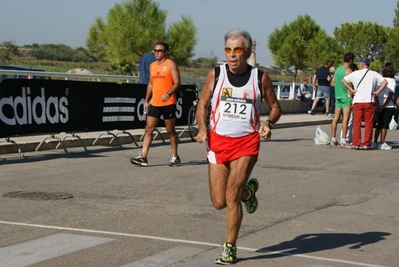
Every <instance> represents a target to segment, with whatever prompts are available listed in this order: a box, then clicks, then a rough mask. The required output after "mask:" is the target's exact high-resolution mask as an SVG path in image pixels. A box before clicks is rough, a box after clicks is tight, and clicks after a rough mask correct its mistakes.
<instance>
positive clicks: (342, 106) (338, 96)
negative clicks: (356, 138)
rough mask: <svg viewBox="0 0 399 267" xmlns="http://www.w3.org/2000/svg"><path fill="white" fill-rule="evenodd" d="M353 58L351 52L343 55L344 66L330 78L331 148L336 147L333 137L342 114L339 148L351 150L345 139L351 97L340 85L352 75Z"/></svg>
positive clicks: (343, 86) (336, 143) (342, 85)
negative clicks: (333, 94)
mask: <svg viewBox="0 0 399 267" xmlns="http://www.w3.org/2000/svg"><path fill="white" fill-rule="evenodd" d="M354 58H355V56H354V54H353V53H352V52H348V53H346V54H345V55H344V64H343V65H341V66H339V67H338V68H337V69H336V71H335V73H334V75H333V78H332V81H331V84H332V86H333V87H335V105H334V106H335V111H334V118H333V121H332V123H331V141H330V145H331V146H337V145H338V141H337V140H336V138H335V136H336V133H337V125H338V120H339V119H340V117H341V114H342V130H341V144H340V146H341V147H346V148H351V144H350V142H349V140H347V139H346V134H347V132H348V122H349V116H350V114H351V107H352V97H351V94H350V92H349V91H348V90H347V89H346V87H345V85H344V84H343V83H342V81H341V80H342V79H343V78H344V77H345V76H346V75H348V74H350V73H352V69H351V68H349V66H350V65H351V64H352V63H353V60H354Z"/></svg>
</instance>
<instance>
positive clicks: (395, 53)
mask: <svg viewBox="0 0 399 267" xmlns="http://www.w3.org/2000/svg"><path fill="white" fill-rule="evenodd" d="M398 44H399V28H391V29H389V31H388V41H387V43H386V44H385V47H384V51H383V53H384V56H383V58H385V61H386V62H391V63H392V64H394V66H395V68H396V69H399V49H398Z"/></svg>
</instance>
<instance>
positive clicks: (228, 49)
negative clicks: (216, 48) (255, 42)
mask: <svg viewBox="0 0 399 267" xmlns="http://www.w3.org/2000/svg"><path fill="white" fill-rule="evenodd" d="M224 52H226V54H231V52H233V53H235V54H236V55H241V54H244V52H245V48H243V47H234V48H231V47H225V48H224Z"/></svg>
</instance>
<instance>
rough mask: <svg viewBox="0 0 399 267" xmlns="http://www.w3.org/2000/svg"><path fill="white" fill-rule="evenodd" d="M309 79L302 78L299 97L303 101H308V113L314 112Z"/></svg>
mask: <svg viewBox="0 0 399 267" xmlns="http://www.w3.org/2000/svg"><path fill="white" fill-rule="evenodd" d="M307 84H308V79H307V78H302V79H301V84H300V85H299V87H298V92H297V98H298V99H299V100H301V101H304V102H306V103H308V114H312V104H313V100H312V94H311V93H310V92H309V90H308V87H307Z"/></svg>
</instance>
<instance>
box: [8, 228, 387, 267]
mask: <svg viewBox="0 0 399 267" xmlns="http://www.w3.org/2000/svg"><path fill="white" fill-rule="evenodd" d="M0 223H1V224H8V225H18V226H27V227H35V228H45V229H57V230H62V231H74V232H84V233H96V234H104V235H115V236H125V237H136V238H146V239H152V240H160V241H168V242H175V243H185V244H195V245H205V246H211V247H219V246H220V244H214V243H207V242H199V241H191V240H184V239H174V238H166V237H158V236H149V235H137V234H128V233H119V232H109V231H98V230H91V229H80V228H69V227H60V226H52V225H41V224H31V223H18V222H8V221H0ZM237 248H238V249H242V250H246V251H251V252H258V253H259V252H262V253H267V254H281V255H286V256H291V257H298V258H305V259H312V260H322V261H329V262H337V263H344V264H351V265H354V266H365V267H388V266H383V265H375V264H368V263H361V262H355V261H347V260H340V259H331V258H323V257H315V256H308V255H304V254H291V253H285V252H281V251H267V250H259V249H256V248H246V247H237Z"/></svg>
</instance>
